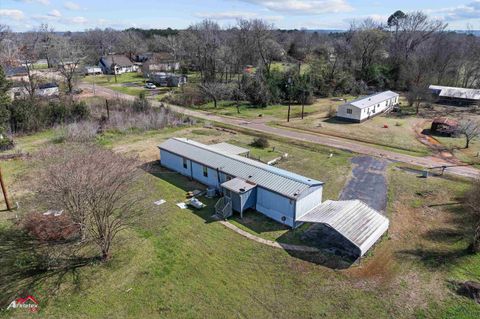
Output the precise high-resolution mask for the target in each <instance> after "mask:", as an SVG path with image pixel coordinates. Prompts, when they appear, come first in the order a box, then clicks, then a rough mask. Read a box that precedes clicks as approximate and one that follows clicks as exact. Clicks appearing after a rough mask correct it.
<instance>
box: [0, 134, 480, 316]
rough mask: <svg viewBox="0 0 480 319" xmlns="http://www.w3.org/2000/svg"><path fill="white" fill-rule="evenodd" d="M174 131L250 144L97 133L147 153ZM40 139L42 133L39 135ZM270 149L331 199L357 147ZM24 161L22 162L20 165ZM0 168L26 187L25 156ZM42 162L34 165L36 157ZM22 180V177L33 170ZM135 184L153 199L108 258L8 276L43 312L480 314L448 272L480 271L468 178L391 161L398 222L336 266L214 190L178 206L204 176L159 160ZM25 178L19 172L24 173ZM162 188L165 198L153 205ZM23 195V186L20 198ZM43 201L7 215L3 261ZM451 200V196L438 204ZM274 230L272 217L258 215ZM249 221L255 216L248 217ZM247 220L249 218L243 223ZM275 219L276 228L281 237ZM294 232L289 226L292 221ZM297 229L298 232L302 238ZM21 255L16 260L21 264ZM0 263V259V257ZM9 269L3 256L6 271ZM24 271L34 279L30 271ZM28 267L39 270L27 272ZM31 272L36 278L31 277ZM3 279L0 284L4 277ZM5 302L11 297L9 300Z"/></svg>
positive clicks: (264, 154)
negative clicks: (219, 216) (267, 240)
mask: <svg viewBox="0 0 480 319" xmlns="http://www.w3.org/2000/svg"><path fill="white" fill-rule="evenodd" d="M171 136H181V137H188V138H194V139H196V140H198V141H200V142H204V143H214V142H221V141H227V142H230V143H233V144H236V145H239V146H247V145H248V144H249V143H250V142H251V140H252V137H251V136H248V135H245V134H240V133H237V134H233V133H228V132H223V131H217V130H214V129H207V128H202V127H200V126H194V127H188V128H176V129H168V130H162V131H151V132H145V133H139V132H136V133H135V132H132V133H131V134H118V133H115V132H111V133H109V134H107V135H106V136H104V137H103V138H102V139H100V140H99V143H101V145H104V146H105V147H108V148H111V149H113V150H115V151H117V152H124V153H134V154H138V155H139V156H140V159H141V160H142V161H146V162H151V161H154V160H155V158H156V157H157V156H158V149H156V147H155V146H156V145H157V144H158V143H160V142H161V141H162V140H165V139H166V138H168V137H171ZM49 137H50V136H49V135H48V134H47V135H46V136H45V135H42V134H40V136H39V137H37V138H36V137H35V136H30V137H24V138H23V140H22V141H21V143H20V142H19V145H23V147H24V148H26V149H27V148H28V149H30V150H31V152H34V151H35V149H39V148H41V147H43V146H44V145H46V144H48V143H51V140H50V139H49ZM37 140H38V141H37ZM271 146H275V151H273V150H272V149H252V153H253V154H254V155H256V156H259V157H260V158H261V159H263V158H265V159H269V158H271V157H275V156H276V155H277V152H278V153H280V154H281V153H284V152H288V153H289V157H288V160H286V161H283V162H280V163H279V166H280V167H283V168H287V169H291V170H292V171H295V172H297V173H300V174H305V175H307V176H311V177H313V178H318V179H320V180H322V181H324V182H326V185H325V198H336V196H338V192H339V190H340V189H341V188H342V187H343V185H344V183H345V180H346V176H347V175H348V173H349V171H350V165H349V159H350V157H351V156H352V155H351V154H348V153H345V152H334V156H333V158H332V159H327V155H328V154H329V153H330V152H331V151H330V150H328V149H326V148H322V147H320V146H312V148H310V147H307V146H302V145H298V144H294V143H288V142H284V141H281V140H280V141H271ZM20 163H22V164H20ZM4 165H5V164H4V163H2V168H3V169H4V170H5V171H6V180H7V182H9V183H11V182H15V183H17V182H18V185H23V187H28V179H26V178H27V177H26V175H25V174H27V172H30V171H29V170H28V169H29V167H30V165H29V162H28V160H26V161H20V160H16V161H9V162H7V164H6V166H4ZM36 169H38V168H36ZM25 179H26V180H25ZM143 179H144V182H145V184H143V183H141V184H140V185H139V186H138V187H142V188H140V189H139V192H142V194H144V195H145V196H146V199H145V206H146V209H145V211H144V212H143V214H141V215H139V216H138V219H137V220H136V222H135V224H134V225H132V227H130V228H129V229H128V230H127V231H125V232H123V233H121V235H120V238H119V241H118V242H116V243H115V244H114V246H113V259H112V260H111V261H109V262H108V263H107V264H88V265H85V266H83V267H79V268H75V269H71V270H69V271H66V272H58V273H56V272H48V271H47V272H40V273H39V274H37V275H39V276H38V277H37V275H35V276H34V274H24V276H23V277H19V278H18V279H17V280H18V281H15V282H8V283H6V282H5V281H3V280H2V282H1V283H0V284H2V285H7V284H8V285H9V286H11V289H3V290H0V297H1V298H0V299H1V300H4V299H5V300H10V299H11V297H12V296H10V295H8V296H6V294H9V293H12V292H15V291H23V292H28V293H30V294H33V295H35V296H36V297H37V299H38V300H39V302H40V313H39V314H38V315H36V316H37V317H40V318H66V317H68V318H237V317H243V318H318V317H335V318H412V317H420V318H476V317H478V316H480V308H479V307H478V305H476V304H475V303H474V302H473V301H470V300H468V299H467V298H465V297H460V296H458V295H457V294H456V293H455V292H454V291H453V290H452V288H451V285H450V284H449V280H466V279H470V280H480V270H479V267H478V264H479V263H480V256H473V255H469V254H466V253H465V248H466V247H467V246H468V240H469V237H468V236H469V232H470V231H471V225H472V223H471V221H470V220H469V219H468V218H467V216H466V215H465V212H464V211H463V210H461V209H460V208H459V207H458V206H455V205H448V203H451V202H455V201H457V200H458V198H459V196H461V194H462V193H463V191H464V190H465V189H467V187H468V185H467V183H465V182H463V181H452V180H447V179H440V178H430V179H427V180H424V179H419V178H417V177H416V176H415V175H412V174H407V173H404V172H400V171H397V170H395V169H394V168H393V167H392V168H391V169H390V170H389V171H388V181H389V197H388V216H389V218H390V222H391V227H390V230H389V234H388V238H386V239H384V240H383V241H382V242H381V243H380V244H379V245H377V246H376V247H375V249H374V250H373V251H372V252H370V253H369V254H368V258H367V259H365V260H363V261H362V262H361V263H360V265H357V266H353V267H352V268H351V269H348V270H343V271H335V270H332V269H330V268H328V267H325V266H323V265H324V263H323V262H321V258H320V259H317V258H314V257H315V256H304V255H296V254H292V253H288V252H286V251H283V250H280V249H274V248H272V247H268V246H264V245H261V244H259V243H256V242H253V241H250V240H248V239H246V238H244V237H242V236H240V235H238V234H236V233H235V232H233V231H231V230H229V229H227V228H225V227H224V226H223V225H221V224H219V223H218V222H215V221H214V220H212V218H211V215H212V212H213V211H212V207H213V204H214V202H215V201H214V200H209V199H206V198H203V197H202V198H201V200H202V201H203V202H205V203H206V204H207V205H208V206H207V207H206V208H205V209H202V210H193V209H185V210H181V209H179V208H178V207H177V206H176V205H175V203H177V202H179V201H182V200H184V199H185V192H186V191H188V190H193V189H198V188H201V187H203V186H202V185H199V184H197V183H195V182H192V181H189V180H188V179H187V178H185V177H182V176H180V175H179V174H176V173H173V172H170V171H167V170H165V169H163V168H160V167H158V166H154V167H153V168H152V169H151V170H149V171H148V172H147V171H146V172H145V173H144V176H143ZM20 182H21V183H20ZM160 198H163V199H166V200H167V203H165V204H164V205H162V206H155V205H153V201H155V200H158V199H160ZM17 199H19V200H20V202H21V203H22V196H21V195H19V196H18V198H17ZM38 204H40V203H35V202H34V201H32V200H29V201H27V202H26V204H25V205H24V206H21V207H20V210H19V211H17V212H4V214H2V216H0V226H1V227H0V235H1V236H2V237H1V238H2V240H1V241H0V250H1V251H0V253H1V256H2V258H1V259H0V262H3V263H5V262H6V261H8V260H10V259H13V261H14V262H13V264H10V265H17V267H22V266H24V265H22V264H19V263H18V262H19V261H23V260H24V259H21V258H20V257H21V256H22V255H21V250H20V249H19V247H18V246H15V247H17V248H16V249H9V248H12V246H11V243H10V242H9V241H6V240H3V239H8V238H9V237H8V236H14V234H11V231H10V232H9V230H11V229H12V228H11V227H12V218H14V217H15V215H16V214H19V215H20V216H21V214H23V213H25V212H28V211H30V209H32V208H35V207H37V205H38ZM442 204H443V205H442ZM256 225H260V226H261V227H263V229H258V231H260V232H263V235H265V232H264V230H265V229H269V228H270V229H271V228H273V227H274V226H275V225H274V224H273V223H265V224H258V223H257V224H256ZM247 226H248V225H247ZM245 227H246V226H245ZM278 228H279V227H278V225H276V230H274V231H273V232H272V233H269V235H271V236H277V235H278V233H277V234H275V232H278V231H281V230H278ZM284 231H285V232H288V230H284ZM295 239H296V238H295V237H294V236H293V237H292V238H291V240H292V241H294V240H295ZM15 261H18V262H17V263H15ZM2 265H3V264H2ZM4 270H5V268H3V267H0V274H1V271H4ZM25 276H27V278H25ZM28 276H31V277H28ZM30 279H35V280H34V281H32V282H30V281H29V280H30ZM2 287H3V286H2ZM2 306H4V305H2ZM0 317H3V318H25V317H31V315H30V314H25V313H22V312H21V311H18V309H17V310H15V311H9V312H7V311H2V312H0Z"/></svg>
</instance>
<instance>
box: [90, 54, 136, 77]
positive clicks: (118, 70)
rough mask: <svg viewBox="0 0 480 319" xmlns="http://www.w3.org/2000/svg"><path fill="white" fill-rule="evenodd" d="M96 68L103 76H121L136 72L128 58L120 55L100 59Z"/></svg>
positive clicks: (134, 66)
mask: <svg viewBox="0 0 480 319" xmlns="http://www.w3.org/2000/svg"><path fill="white" fill-rule="evenodd" d="M98 66H99V67H100V68H101V69H102V71H103V73H105V74H123V73H127V72H137V70H138V67H137V66H136V65H135V64H134V63H133V62H132V61H130V59H129V58H127V57H126V56H125V55H120V54H112V55H107V56H104V57H101V58H100V62H99V64H98Z"/></svg>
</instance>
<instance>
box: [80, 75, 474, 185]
mask: <svg viewBox="0 0 480 319" xmlns="http://www.w3.org/2000/svg"><path fill="white" fill-rule="evenodd" d="M80 87H81V88H82V89H86V90H91V87H92V86H91V85H90V84H89V85H87V84H81V85H80ZM96 94H97V95H100V96H104V97H108V98H124V99H127V100H133V99H135V97H134V96H131V95H128V94H124V93H120V92H116V91H113V90H111V89H108V88H105V87H100V86H97V87H96ZM152 103H153V104H154V105H160V103H159V102H156V101H153V102H152ZM168 106H169V107H170V108H171V109H172V110H173V111H175V112H178V113H181V114H185V115H188V116H192V117H197V118H201V119H204V120H207V121H211V122H220V123H227V124H230V125H233V126H237V127H240V128H244V129H249V130H252V131H256V132H261V133H268V134H274V135H277V136H280V137H285V138H290V139H295V140H300V141H305V142H310V143H316V144H321V145H325V146H328V147H333V148H338V149H342V150H346V151H351V152H355V153H359V154H364V155H370V156H374V157H379V158H384V159H388V160H391V161H395V162H401V163H407V164H412V165H416V166H421V167H424V168H432V167H439V166H447V167H448V166H451V165H452V163H451V162H449V161H446V160H444V159H442V158H438V157H436V156H425V157H418V156H412V155H407V154H402V153H397V152H394V151H390V150H383V149H379V148H376V147H374V146H370V145H368V144H364V143H358V142H355V141H352V140H349V139H345V138H339V137H332V136H328V135H323V134H316V133H310V132H308V133H307V132H302V131H299V130H293V129H292V130H291V129H286V128H280V127H273V126H269V125H267V123H266V121H268V119H254V120H251V121H247V120H244V119H238V118H234V117H226V116H218V115H214V114H211V113H207V112H203V111H197V110H191V109H188V108H184V107H180V106H176V105H168ZM446 172H447V173H450V174H455V175H458V176H463V177H468V178H480V171H479V170H478V169H475V168H473V167H469V166H457V167H448V168H447V169H446Z"/></svg>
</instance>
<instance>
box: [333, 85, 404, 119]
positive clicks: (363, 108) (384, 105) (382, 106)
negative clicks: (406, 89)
mask: <svg viewBox="0 0 480 319" xmlns="http://www.w3.org/2000/svg"><path fill="white" fill-rule="evenodd" d="M398 99H399V95H398V94H397V93H395V92H392V91H385V92H381V93H375V94H373V95H369V96H365V97H362V98H359V99H356V100H352V101H350V102H348V103H345V104H342V105H340V106H339V107H338V109H337V117H339V118H341V119H342V120H346V121H349V122H358V123H360V122H363V121H365V120H368V119H369V118H371V117H373V116H376V115H378V114H381V113H383V112H385V111H387V110H389V109H390V108H392V107H393V106H395V105H397V104H398Z"/></svg>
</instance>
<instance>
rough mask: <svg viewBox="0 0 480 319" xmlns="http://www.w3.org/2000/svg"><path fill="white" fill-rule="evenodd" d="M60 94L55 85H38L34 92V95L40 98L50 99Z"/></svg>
mask: <svg viewBox="0 0 480 319" xmlns="http://www.w3.org/2000/svg"><path fill="white" fill-rule="evenodd" d="M59 94H60V90H59V87H58V84H57V83H53V82H51V83H44V84H40V85H39V86H38V88H37V90H36V91H35V95H37V96H41V97H52V96H58V95H59Z"/></svg>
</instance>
